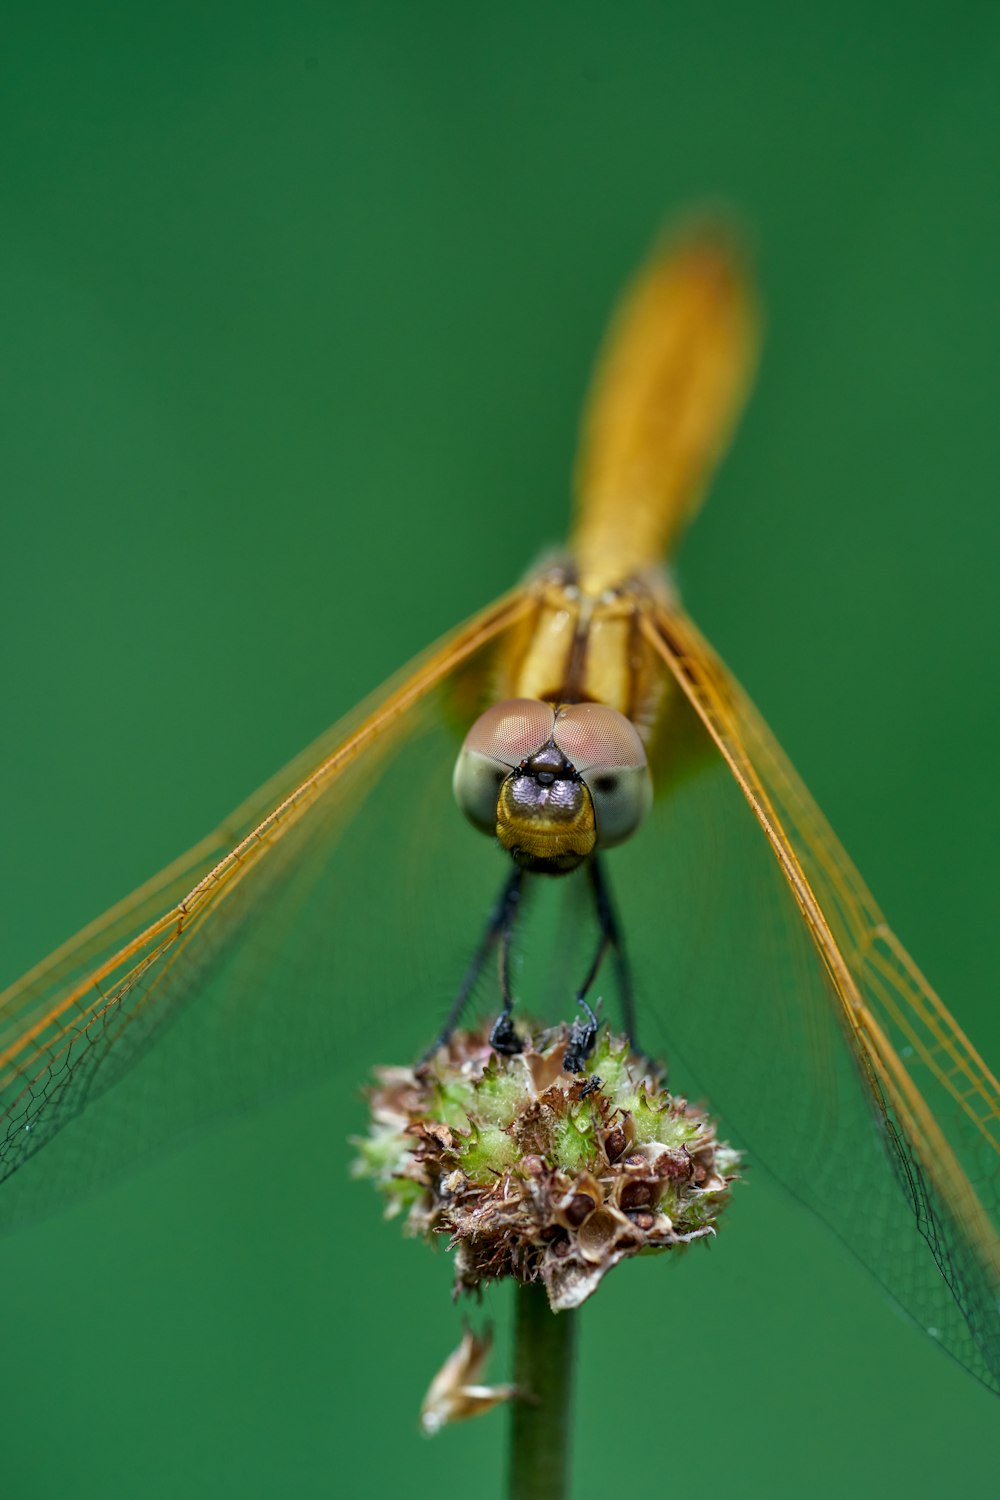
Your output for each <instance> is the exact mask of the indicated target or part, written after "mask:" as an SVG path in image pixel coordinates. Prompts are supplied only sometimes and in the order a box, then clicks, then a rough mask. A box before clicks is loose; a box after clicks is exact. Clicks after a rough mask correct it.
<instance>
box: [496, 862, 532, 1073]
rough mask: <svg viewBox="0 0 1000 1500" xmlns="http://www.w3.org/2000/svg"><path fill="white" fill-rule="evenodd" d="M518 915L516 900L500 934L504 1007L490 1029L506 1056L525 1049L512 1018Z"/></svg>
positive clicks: (498, 955) (497, 1045)
mask: <svg viewBox="0 0 1000 1500" xmlns="http://www.w3.org/2000/svg"><path fill="white" fill-rule="evenodd" d="M517 873H518V875H519V876H520V875H523V873H524V872H523V870H520V869H519V870H518V871H517ZM518 889H520V887H519V888H518ZM516 917H517V902H516V901H515V902H513V903H512V904H511V905H510V906H509V907H508V909H507V912H506V914H505V918H504V921H503V924H502V926H501V927H500V931H499V934H498V947H497V977H498V979H499V981H500V999H501V1000H502V1001H503V1009H502V1010H501V1012H500V1014H499V1015H498V1016H497V1018H496V1020H495V1021H494V1022H493V1028H492V1030H491V1031H490V1046H491V1047H493V1048H494V1050H495V1051H497V1052H502V1053H503V1055H504V1056H505V1057H514V1056H515V1055H516V1054H517V1053H518V1052H523V1051H524V1043H523V1042H522V1041H521V1038H520V1037H519V1036H518V1034H517V1032H516V1031H515V1030H514V1022H513V1021H512V1020H511V1018H510V1017H511V1011H512V1010H513V1009H514V996H513V994H512V992H511V988H510V940H511V936H512V934H513V931H514V921H515V919H516Z"/></svg>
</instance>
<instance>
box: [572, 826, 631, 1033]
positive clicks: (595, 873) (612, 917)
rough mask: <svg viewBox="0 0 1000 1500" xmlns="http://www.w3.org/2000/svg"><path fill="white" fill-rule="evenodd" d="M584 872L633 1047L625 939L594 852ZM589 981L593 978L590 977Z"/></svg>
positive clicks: (629, 973) (602, 867)
mask: <svg viewBox="0 0 1000 1500" xmlns="http://www.w3.org/2000/svg"><path fill="white" fill-rule="evenodd" d="M587 873H588V875H589V876H590V888H591V890H592V891H593V893H594V907H595V910H596V911H597V921H598V924H599V926H600V929H601V932H602V933H603V934H604V935H605V937H606V938H607V946H610V948H611V950H612V952H613V953H614V956H615V972H616V973H617V976H618V993H619V996H620V999H621V1008H622V1025H623V1026H624V1028H625V1033H626V1035H627V1037H628V1039H629V1041H630V1042H631V1043H632V1046H633V1047H637V1046H638V1041H637V1039H636V1034H635V993H634V991H633V989H632V971H631V969H630V968H629V964H628V959H627V957H626V955H625V940H624V938H623V937H622V930H621V927H620V926H619V924H618V917H617V915H616V913H615V904H614V902H613V900H612V899H611V887H610V886H609V885H608V882H607V879H606V878H605V875H604V866H603V865H602V864H601V861H600V857H599V856H598V855H596V854H595V855H594V857H593V859H592V860H591V861H590V864H589V865H588V867H587ZM602 957H603V949H602ZM592 982H593V980H591V983H592ZM588 987H589V986H588ZM584 994H586V990H584Z"/></svg>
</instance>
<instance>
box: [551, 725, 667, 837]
mask: <svg viewBox="0 0 1000 1500" xmlns="http://www.w3.org/2000/svg"><path fill="white" fill-rule="evenodd" d="M554 737H555V742H556V744H557V745H558V746H559V749H560V750H561V751H562V752H563V754H564V755H565V756H566V759H567V760H570V761H572V763H573V765H574V766H575V767H576V769H577V770H578V771H579V773H580V775H581V776H582V777H583V779H584V781H585V782H586V783H587V786H588V788H589V789H590V795H591V797H592V798H593V800H594V811H595V813H596V815H597V842H598V844H599V846H600V847H601V848H602V849H608V848H611V847H612V845H614V844H620V843H622V842H623V841H624V840H625V839H627V838H628V837H629V836H630V835H631V834H633V833H634V832H635V830H636V829H637V828H638V826H639V824H640V823H641V822H642V820H643V818H645V816H646V814H647V813H648V811H649V808H650V804H651V802H652V800H653V784H652V781H651V779H650V775H649V767H648V765H647V763H646V751H645V747H644V746H643V743H642V739H641V737H640V735H639V731H638V730H637V729H636V727H635V725H634V724H633V723H632V722H631V721H630V720H629V719H626V718H625V715H624V714H620V713H618V711H617V710H616V709H614V708H608V706H607V704H604V703H568V704H565V705H564V706H563V707H562V708H560V709H559V711H558V713H557V714H556V724H555V733H554Z"/></svg>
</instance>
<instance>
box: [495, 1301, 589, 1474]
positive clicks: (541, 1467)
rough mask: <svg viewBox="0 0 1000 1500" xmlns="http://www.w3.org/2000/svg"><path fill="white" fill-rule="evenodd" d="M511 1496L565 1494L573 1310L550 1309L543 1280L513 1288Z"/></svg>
mask: <svg viewBox="0 0 1000 1500" xmlns="http://www.w3.org/2000/svg"><path fill="white" fill-rule="evenodd" d="M514 1302H515V1331H514V1381H515V1383H516V1385H517V1387H518V1390H519V1391H523V1392H524V1395H523V1396H522V1397H519V1398H517V1399H515V1400H514V1402H513V1403H512V1408H511V1429H510V1460H509V1470H508V1495H509V1497H510V1500H565V1497H566V1496H567V1495H568V1494H569V1427H570V1394H571V1388H572V1380H573V1348H574V1335H575V1332H576V1313H575V1312H561V1313H554V1312H553V1311H552V1309H551V1308H550V1307H549V1299H548V1297H547V1296H546V1293H545V1288H544V1286H543V1285H542V1283H541V1282H540V1281H539V1282H534V1283H532V1285H530V1286H518V1287H516V1288H515V1295H514Z"/></svg>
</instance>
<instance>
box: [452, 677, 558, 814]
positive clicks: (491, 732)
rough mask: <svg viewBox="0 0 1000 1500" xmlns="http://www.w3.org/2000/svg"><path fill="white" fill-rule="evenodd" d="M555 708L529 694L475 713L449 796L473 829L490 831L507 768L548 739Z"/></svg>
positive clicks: (457, 762) (507, 771)
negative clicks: (477, 714)
mask: <svg viewBox="0 0 1000 1500" xmlns="http://www.w3.org/2000/svg"><path fill="white" fill-rule="evenodd" d="M554 723H555V709H554V708H553V707H552V705H551V704H550V703H540V702H539V701H538V700H537V699H535V698H510V699H508V700H507V701H506V702H504V703H495V704H494V705H493V707H492V708H488V709H487V710H486V712H485V713H484V714H481V715H480V716H479V718H478V719H477V720H476V722H475V723H474V724H473V726H472V728H471V729H470V730H469V732H468V734H467V735H466V737H465V743H464V744H463V746H462V748H461V750H460V751H459V754H458V760H457V761H456V762H455V774H454V776H453V777H452V788H453V790H454V793H455V801H456V802H457V803H458V805H459V807H460V808H461V809H462V811H463V812H464V814H465V816H466V817H467V818H468V819H469V822H470V823H474V824H475V826H476V827H477V828H481V829H482V830H483V832H484V833H495V832H496V823H497V797H498V796H499V794H500V788H501V786H502V785H503V783H504V781H505V780H506V778H507V777H508V776H509V775H510V773H511V771H513V770H514V768H515V767H516V766H519V765H520V763H521V761H522V760H527V758H528V756H529V755H533V754H534V753H535V751H536V750H540V749H541V747H542V746H543V745H545V744H547V743H548V741H549V740H550V739H551V738H552V727H553V724H554Z"/></svg>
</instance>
